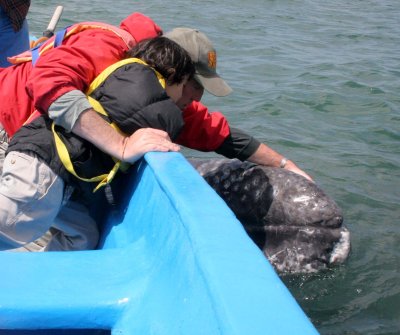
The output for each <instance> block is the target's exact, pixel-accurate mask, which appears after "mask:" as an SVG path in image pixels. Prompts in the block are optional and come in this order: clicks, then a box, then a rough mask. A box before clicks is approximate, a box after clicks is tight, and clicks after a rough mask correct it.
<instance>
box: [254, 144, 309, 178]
mask: <svg viewBox="0 0 400 335" xmlns="http://www.w3.org/2000/svg"><path fill="white" fill-rule="evenodd" d="M247 160H248V161H249V162H252V163H255V164H260V165H266V166H273V167H281V168H284V169H285V170H289V171H292V172H294V173H297V174H299V175H301V176H303V177H305V178H306V179H308V180H312V178H311V177H310V176H309V175H308V174H307V173H305V172H304V171H303V170H301V169H300V168H299V167H298V166H297V165H296V164H295V163H294V162H293V161H291V160H288V159H287V158H285V157H284V156H282V155H281V154H279V153H278V152H276V151H275V150H273V149H271V148H270V147H268V146H267V145H266V144H264V143H260V145H259V147H258V148H257V150H256V151H255V152H254V153H253V154H252V155H251V156H250V157H248V158H247Z"/></svg>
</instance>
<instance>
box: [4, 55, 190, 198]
mask: <svg viewBox="0 0 400 335" xmlns="http://www.w3.org/2000/svg"><path fill="white" fill-rule="evenodd" d="M91 96H92V97H93V98H95V99H96V100H98V101H99V102H100V103H101V105H102V106H103V108H104V109H105V110H106V112H107V114H108V117H109V120H108V121H112V122H114V123H115V124H116V125H117V126H118V127H119V128H120V130H122V131H123V132H124V133H125V134H127V135H131V134H132V133H134V132H135V131H136V130H137V129H139V128H144V127H151V128H157V129H162V130H165V131H167V132H168V133H169V135H170V137H171V138H172V139H174V138H176V136H178V134H179V132H180V130H181V129H182V127H183V125H184V122H183V117H182V112H181V110H180V109H179V108H178V107H177V106H176V104H175V103H174V102H173V101H172V100H171V99H170V98H169V97H168V96H167V94H166V92H165V90H164V89H163V88H162V86H161V85H160V83H159V81H158V79H157V77H156V75H155V73H154V71H153V70H152V69H150V68H149V67H148V66H145V65H142V64H138V63H131V64H127V65H124V66H122V67H120V68H118V69H117V70H116V71H114V72H113V73H112V74H111V75H110V76H109V77H108V78H107V79H106V80H105V81H104V82H103V83H102V84H101V85H100V86H99V87H97V88H96V89H95V90H94V91H93V93H92V94H91ZM51 124H52V121H51V120H50V119H49V118H48V116H45V115H43V116H41V117H39V118H37V119H36V120H34V121H32V122H31V123H29V124H27V125H25V126H23V127H22V128H21V129H20V130H18V131H17V132H16V133H15V135H14V136H13V138H12V139H11V142H10V144H9V147H8V150H7V152H10V151H22V152H26V153H28V154H29V153H32V152H33V153H35V154H36V155H37V156H39V157H40V158H41V159H42V160H44V161H45V162H46V163H47V164H48V165H49V167H50V168H51V169H52V170H53V171H54V172H55V173H56V174H58V175H59V176H60V177H61V178H63V180H64V181H65V182H66V183H67V184H70V185H72V186H74V187H76V188H78V189H81V190H82V191H83V190H86V189H87V188H88V187H89V188H90V189H91V190H93V188H94V187H95V186H96V184H95V183H88V182H83V181H80V180H79V179H78V178H76V177H75V176H73V175H72V174H70V173H69V172H68V171H67V170H66V169H65V168H64V166H63V164H62V162H61V160H60V159H59V157H58V154H57V150H56V146H55V141H54V136H53V133H52V131H51ZM56 130H57V133H58V134H59V136H60V137H61V139H62V140H63V142H64V144H65V145H66V147H67V148H68V152H69V154H70V157H71V161H72V162H73V164H74V168H75V171H76V172H77V174H78V175H79V176H80V177H84V178H90V177H93V176H97V175H100V174H103V173H108V172H109V171H110V170H111V168H112V167H113V166H114V161H113V159H112V158H111V157H110V156H109V155H107V154H105V153H103V152H101V151H100V150H99V149H97V148H96V147H95V146H94V145H92V144H91V143H89V142H88V141H86V140H84V139H82V138H80V137H78V136H76V135H74V134H73V133H68V132H66V131H65V130H64V129H63V128H61V127H56ZM104 140H105V141H107V139H106V138H105V139H104ZM85 193H86V192H85Z"/></svg>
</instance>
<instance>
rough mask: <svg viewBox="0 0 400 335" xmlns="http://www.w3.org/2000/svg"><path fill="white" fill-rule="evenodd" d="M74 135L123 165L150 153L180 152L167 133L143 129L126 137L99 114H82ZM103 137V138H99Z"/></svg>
mask: <svg viewBox="0 0 400 335" xmlns="http://www.w3.org/2000/svg"><path fill="white" fill-rule="evenodd" d="M72 132H73V133H74V134H76V135H78V136H80V137H82V138H84V139H86V140H87V141H89V142H91V143H92V144H94V145H95V146H96V147H98V148H99V149H100V150H102V151H104V152H106V153H108V154H109V155H111V156H113V157H115V158H117V159H120V160H122V161H124V162H128V163H134V162H135V161H136V160H138V159H139V158H140V157H142V156H143V155H144V154H145V153H146V152H149V151H163V152H166V151H179V149H180V148H179V146H178V145H177V144H174V143H172V142H171V140H170V139H169V136H168V134H167V133H166V132H165V131H162V130H158V129H152V128H142V129H139V130H137V131H136V132H135V133H133V134H132V135H131V136H125V135H123V134H121V133H119V132H117V131H116V130H115V129H114V128H112V127H111V126H110V124H109V123H107V122H106V121H105V120H104V119H103V118H102V117H101V116H100V115H99V114H98V113H97V112H96V111H94V110H93V109H88V110H86V111H84V112H83V113H81V115H80V117H79V118H78V120H77V121H76V122H75V125H74V127H73V129H72ZM99 134H101V136H99Z"/></svg>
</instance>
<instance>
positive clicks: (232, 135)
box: [179, 102, 312, 180]
mask: <svg viewBox="0 0 400 335" xmlns="http://www.w3.org/2000/svg"><path fill="white" fill-rule="evenodd" d="M184 118H185V129H184V132H183V134H181V136H180V137H179V139H180V140H181V142H179V143H181V144H183V145H185V146H188V147H189V148H193V149H197V150H202V151H215V152H217V153H218V154H221V155H223V156H225V157H228V158H238V159H240V160H242V161H244V160H248V161H250V162H252V163H255V164H260V165H265V166H271V167H280V166H281V163H282V159H283V158H284V157H283V156H282V155H281V154H279V153H278V152H276V151H275V150H273V149H271V148H270V147H268V146H267V145H266V144H263V143H261V142H259V141H258V140H257V139H255V138H254V137H252V136H250V135H248V134H246V133H245V132H243V131H242V130H240V129H237V128H234V127H229V124H228V122H227V120H226V119H225V117H224V116H223V115H222V114H221V113H217V112H213V113H210V112H209V111H208V109H207V107H206V106H204V105H202V104H201V103H200V102H193V103H192V104H191V105H190V106H189V107H188V108H186V109H185V111H184ZM188 130H189V131H188ZM182 135H184V136H182ZM284 168H285V169H287V170H289V171H292V172H295V173H297V174H300V175H302V176H304V177H305V178H307V179H309V180H312V179H311V177H310V176H309V175H308V174H307V173H305V172H304V171H302V170H301V169H300V168H298V167H297V165H296V164H295V163H294V162H292V161H290V160H288V161H286V164H285V166H284Z"/></svg>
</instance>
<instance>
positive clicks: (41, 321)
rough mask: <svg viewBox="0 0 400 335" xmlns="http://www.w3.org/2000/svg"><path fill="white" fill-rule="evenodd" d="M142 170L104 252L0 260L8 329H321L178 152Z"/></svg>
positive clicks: (0, 306)
mask: <svg viewBox="0 0 400 335" xmlns="http://www.w3.org/2000/svg"><path fill="white" fill-rule="evenodd" d="M135 171H136V173H134V174H132V175H131V177H130V179H129V183H127V185H126V187H127V188H128V191H129V192H128V193H129V201H128V203H127V206H126V211H125V214H124V215H123V216H122V217H118V216H113V215H109V216H108V217H106V218H105V229H104V233H103V236H102V240H101V244H100V246H99V248H98V250H92V251H78V252H48V253H41V252H35V253H17V252H1V253H0V266H1V276H0V329H1V330H0V334H10V335H16V334H18V335H21V334H68V335H78V334H85V335H88V334H113V335H117V334H118V335H131V334H168V335H171V334H209V335H210V334H227V335H228V334H229V335H236V334H237V335H239V334H240V335H242V334H243V335H250V334H251V335H256V334H263V335H265V334H269V335H273V334H279V335H285V334H287V335H294V334H302V335H306V334H318V332H317V330H316V329H315V328H314V326H313V324H312V323H311V322H310V320H309V319H308V317H307V316H306V315H305V313H304V312H303V310H302V309H301V308H300V307H299V305H298V304H297V302H296V301H295V299H294V298H293V296H292V295H291V294H290V292H289V291H288V289H287V288H286V287H285V285H284V284H283V283H282V281H281V280H280V278H279V277H278V276H277V274H276V273H275V270H274V269H273V268H272V266H271V265H270V264H269V263H268V261H267V260H266V258H265V257H264V256H263V254H262V252H261V251H260V250H259V248H257V247H256V245H255V244H254V243H253V242H252V241H251V239H250V238H249V237H248V236H247V234H246V233H245V231H244V229H243V227H242V225H241V224H240V222H239V221H237V219H236V217H235V216H234V214H233V213H232V212H231V211H230V209H229V208H228V207H227V206H226V205H225V203H224V202H223V201H222V199H221V198H219V197H218V196H217V194H216V193H215V192H214V191H213V190H212V189H211V187H209V186H208V184H207V183H206V182H205V181H204V180H203V179H202V178H201V177H200V176H199V174H198V173H197V172H196V170H194V168H193V167H192V166H191V165H190V164H189V163H188V162H187V161H186V159H185V158H184V157H183V156H182V155H181V154H180V153H148V154H146V156H145V158H144V159H143V160H142V161H141V162H140V163H139V164H137V166H136V167H135Z"/></svg>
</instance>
